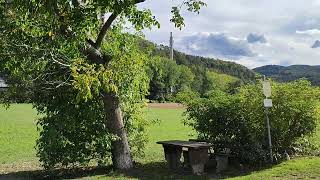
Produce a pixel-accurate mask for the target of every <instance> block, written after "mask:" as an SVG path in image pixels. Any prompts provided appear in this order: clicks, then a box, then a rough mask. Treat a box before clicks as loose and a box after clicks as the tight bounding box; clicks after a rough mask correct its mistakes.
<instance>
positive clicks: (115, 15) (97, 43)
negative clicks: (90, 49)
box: [94, 12, 118, 49]
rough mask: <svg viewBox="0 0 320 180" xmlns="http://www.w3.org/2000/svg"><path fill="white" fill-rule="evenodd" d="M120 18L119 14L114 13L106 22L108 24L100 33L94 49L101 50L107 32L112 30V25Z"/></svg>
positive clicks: (105, 24)
mask: <svg viewBox="0 0 320 180" xmlns="http://www.w3.org/2000/svg"><path fill="white" fill-rule="evenodd" d="M117 17H118V13H115V12H114V13H112V14H111V15H110V16H109V18H108V20H107V21H106V23H104V25H103V26H102V28H101V30H100V33H99V35H98V38H97V41H96V43H95V44H94V48H96V49H99V48H100V46H101V44H102V41H103V39H104V37H105V36H106V34H107V31H108V29H109V28H110V26H111V24H112V23H113V21H114V20H115V19H116V18H117Z"/></svg>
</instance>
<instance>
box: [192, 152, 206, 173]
mask: <svg viewBox="0 0 320 180" xmlns="http://www.w3.org/2000/svg"><path fill="white" fill-rule="evenodd" d="M188 152H189V162H190V165H191V168H192V173H193V174H195V175H201V174H203V173H204V166H205V164H206V163H207V162H208V160H209V155H208V149H192V148H189V151H188Z"/></svg>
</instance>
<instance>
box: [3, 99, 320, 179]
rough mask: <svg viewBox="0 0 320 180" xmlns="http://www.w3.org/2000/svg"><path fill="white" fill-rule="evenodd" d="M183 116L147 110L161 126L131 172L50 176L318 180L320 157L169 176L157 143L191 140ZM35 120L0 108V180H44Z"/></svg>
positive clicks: (28, 112) (24, 110)
mask: <svg viewBox="0 0 320 180" xmlns="http://www.w3.org/2000/svg"><path fill="white" fill-rule="evenodd" d="M182 113H183V109H163V108H149V109H147V117H148V118H149V119H159V120H160V124H157V123H155V124H153V125H152V126H151V127H150V128H149V135H150V138H149V139H150V141H149V143H148V144H147V147H146V157H145V158H143V159H138V164H137V165H136V167H135V168H134V169H132V170H130V171H125V172H121V171H112V170H111V169H110V168H104V169H96V168H92V169H86V170H82V169H76V170H72V171H65V170H56V171H52V172H51V175H53V174H54V175H55V177H57V178H62V177H63V178H67V179H68V178H84V179H215V178H221V177H224V178H226V177H228V176H229V177H234V176H236V177H235V179H274V178H275V179H299V178H300V179H317V178H319V179H320V158H319V157H312V158H311V157H306V158H299V159H295V160H291V161H288V162H284V163H281V164H279V165H277V166H274V167H270V168H267V169H265V170H261V171H256V172H251V173H239V172H230V173H226V174H225V175H222V176H218V175H215V174H214V173H209V174H208V175H206V176H201V177H195V176H192V175H190V174H188V173H187V174H185V173H181V172H171V171H170V170H169V169H168V168H167V166H166V163H165V161H164V156H163V150H162V147H161V146H160V145H157V144H156V142H157V141H160V140H169V139H171V140H172V139H182V140H183V139H189V138H190V137H192V136H189V135H190V134H194V132H193V131H192V130H191V129H190V128H189V127H185V126H183V124H182V122H181V121H182ZM36 117H37V114H36V112H35V111H34V110H32V108H31V105H26V104H23V105H13V106H12V107H11V108H10V109H9V110H5V109H4V108H3V107H0V179H2V178H3V179H6V178H13V179H14V178H18V179H21V178H25V177H26V178H32V179H33V178H43V177H44V175H45V174H46V173H45V172H44V171H42V170H41V168H40V167H39V163H38V162H37V158H36V156H35V150H34V145H35V140H36V138H37V131H36V126H35V119H36ZM318 137H319V136H318ZM1 174H7V175H1Z"/></svg>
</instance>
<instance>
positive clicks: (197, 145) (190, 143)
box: [157, 140, 213, 149]
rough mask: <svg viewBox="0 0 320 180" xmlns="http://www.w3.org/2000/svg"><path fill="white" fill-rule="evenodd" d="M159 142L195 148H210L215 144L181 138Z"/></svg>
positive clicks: (160, 142)
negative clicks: (181, 139) (182, 139)
mask: <svg viewBox="0 0 320 180" xmlns="http://www.w3.org/2000/svg"><path fill="white" fill-rule="evenodd" d="M157 144H162V145H166V146H178V147H186V148H194V149H202V148H210V147H212V146H213V145H212V144H209V143H206V142H194V141H180V140H170V141H159V142H157Z"/></svg>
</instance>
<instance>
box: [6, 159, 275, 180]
mask: <svg viewBox="0 0 320 180" xmlns="http://www.w3.org/2000/svg"><path fill="white" fill-rule="evenodd" d="M265 168H270V167H265ZM265 168H263V169H265ZM256 170H257V169H255V171H256ZM259 170H262V169H259ZM252 171H253V170H247V171H240V170H236V169H230V170H228V171H226V172H224V173H223V174H216V173H215V170H214V169H209V170H208V172H207V173H206V174H204V175H203V176H195V175H192V173H191V171H186V170H178V171H172V170H170V169H169V168H168V166H167V163H166V162H150V163H145V164H136V165H135V167H134V168H132V169H130V170H125V171H119V170H117V171H114V170H113V169H112V166H107V167H86V168H74V169H56V170H51V171H45V170H34V171H20V172H13V173H9V174H5V175H0V180H2V179H13V180H15V179H76V178H83V177H92V176H99V177H100V178H103V177H105V178H110V179H126V178H136V179H140V180H149V179H152V180H176V179H186V180H188V179H190V180H208V179H225V178H230V177H237V176H243V175H248V174H250V173H252Z"/></svg>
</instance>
